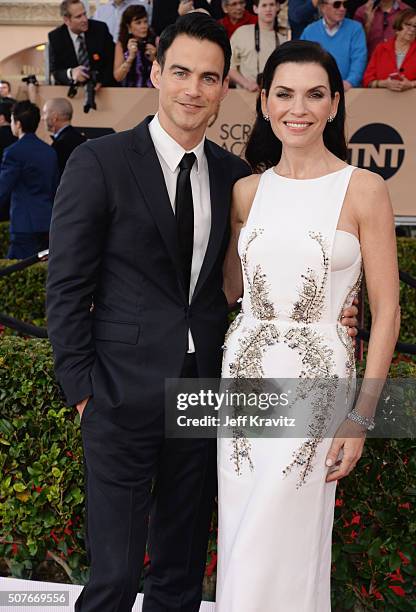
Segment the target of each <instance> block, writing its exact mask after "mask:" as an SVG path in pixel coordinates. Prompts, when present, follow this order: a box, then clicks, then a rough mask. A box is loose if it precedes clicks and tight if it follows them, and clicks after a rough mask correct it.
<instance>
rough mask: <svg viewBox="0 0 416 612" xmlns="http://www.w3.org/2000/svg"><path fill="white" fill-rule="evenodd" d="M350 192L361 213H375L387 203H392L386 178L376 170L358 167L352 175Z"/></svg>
mask: <svg viewBox="0 0 416 612" xmlns="http://www.w3.org/2000/svg"><path fill="white" fill-rule="evenodd" d="M349 191H350V194H351V196H352V197H351V200H352V205H353V206H354V208H355V209H356V211H357V212H360V213H361V215H360V216H362V215H365V214H366V213H371V212H373V213H374V209H375V207H376V206H377V207H378V209H379V210H380V208H382V207H383V206H385V205H390V198H389V193H388V189H387V185H386V182H385V180H384V179H383V178H382V177H381V176H380V175H379V174H376V173H375V172H371V171H370V170H365V169H364V168H356V169H355V170H354V172H353V173H352V176H351V181H350V190H349Z"/></svg>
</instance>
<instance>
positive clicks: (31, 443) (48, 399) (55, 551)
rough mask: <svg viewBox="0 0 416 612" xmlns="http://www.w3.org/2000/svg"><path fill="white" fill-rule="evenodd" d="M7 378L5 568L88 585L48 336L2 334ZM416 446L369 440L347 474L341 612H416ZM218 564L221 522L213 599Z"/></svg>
mask: <svg viewBox="0 0 416 612" xmlns="http://www.w3.org/2000/svg"><path fill="white" fill-rule="evenodd" d="M391 374H392V375H397V376H401V377H404V376H412V377H415V378H416V365H414V364H411V363H409V364H406V363H399V364H397V365H394V366H392V370H391ZM0 381H1V384H0V415H1V418H0V472H1V476H0V478H1V480H0V517H1V518H0V521H1V529H0V533H1V534H2V538H3V539H2V540H0V566H3V572H4V573H6V574H10V575H13V576H17V577H22V578H36V577H39V575H41V574H42V568H43V570H44V567H45V564H47V563H49V564H54V565H55V567H57V568H59V570H60V571H61V576H60V580H61V581H62V580H67V581H72V582H74V583H83V582H84V581H85V579H86V576H87V558H86V554H85V551H84V544H83V502H84V496H83V467H82V458H81V457H82V449H81V440H80V435H79V419H78V416H77V415H76V414H75V413H74V411H73V409H69V408H66V407H65V406H64V405H63V404H62V401H61V399H60V396H59V391H58V388H57V386H56V384H55V382H54V378H53V373H52V357H51V351H50V346H49V343H48V342H47V341H45V340H35V339H33V340H24V339H22V338H17V337H3V338H2V340H1V342H0ZM415 450H416V442H415V441H412V440H369V441H368V442H367V443H366V446H365V451H364V455H363V457H362V458H361V461H360V462H359V464H358V466H357V468H356V470H355V471H354V472H353V473H352V474H351V475H350V476H349V477H348V478H347V479H345V480H344V481H340V483H339V486H338V490H337V505H336V517H335V525H334V537H333V559H334V564H333V574H332V587H333V593H332V595H333V606H334V607H333V609H334V611H339V612H341V611H342V612H343V611H345V610H352V609H353V608H354V606H355V609H356V610H358V609H359V608H357V605H360V604H362V605H363V606H364V607H363V608H362V609H365V610H386V611H393V610H404V611H406V610H409V611H410V610H415V608H416V590H415V588H414V583H415V578H416V557H415V551H414V541H415V538H416V514H415V513H416V510H415V509H416V499H415V495H416V453H415ZM299 528H300V529H301V528H302V526H300V527H299ZM255 555H256V551H255V550H253V551H252V555H251V556H250V557H248V558H247V563H255ZM300 562H301V560H300ZM215 566H216V529H215V525H214V526H213V529H212V534H211V539H210V548H209V556H208V560H207V572H206V578H205V586H206V590H205V597H206V598H209V597H212V598H213V597H214V585H215ZM62 572H64V574H62ZM392 587H394V588H392Z"/></svg>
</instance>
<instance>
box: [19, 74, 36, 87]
mask: <svg viewBox="0 0 416 612" xmlns="http://www.w3.org/2000/svg"><path fill="white" fill-rule="evenodd" d="M22 83H27V84H28V85H39V83H38V80H37V78H36V74H29V75H28V76H27V77H23V78H22Z"/></svg>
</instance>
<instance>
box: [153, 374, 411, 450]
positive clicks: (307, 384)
mask: <svg viewBox="0 0 416 612" xmlns="http://www.w3.org/2000/svg"><path fill="white" fill-rule="evenodd" d="M353 409H356V410H357V411H358V412H359V413H360V414H363V415H365V416H371V417H373V416H374V419H375V423H376V426H375V428H374V430H372V431H371V432H368V433H367V435H368V436H371V437H378V438H414V437H416V418H415V417H416V381H415V379H398V378H395V379H389V380H387V381H386V382H385V381H375V380H368V379H366V380H365V381H363V380H362V379H358V380H355V379H340V378H336V377H333V378H321V379H317V378H315V379H222V380H217V379H168V380H167V381H166V387H165V431H166V436H167V437H172V438H216V437H233V436H234V435H235V430H236V428H237V429H238V430H239V431H240V430H241V431H242V432H243V433H244V435H246V436H247V437H265V438H276V437H282V438H305V437H313V436H319V437H334V435H336V433H337V430H338V428H339V426H340V425H341V423H342V422H343V421H344V420H345V419H346V417H347V415H348V413H349V412H350V411H352V410H353ZM351 435H354V431H352V434H351ZM356 435H360V430H359V429H357V434H356Z"/></svg>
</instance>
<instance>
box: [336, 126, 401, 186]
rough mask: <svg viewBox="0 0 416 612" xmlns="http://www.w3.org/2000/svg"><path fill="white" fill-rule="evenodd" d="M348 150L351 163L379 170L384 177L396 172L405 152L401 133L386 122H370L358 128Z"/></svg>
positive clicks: (386, 177)
mask: <svg viewBox="0 0 416 612" xmlns="http://www.w3.org/2000/svg"><path fill="white" fill-rule="evenodd" d="M348 150H349V154H350V160H349V162H350V164H352V165H353V166H359V167H360V168H367V170H372V171H373V172H377V173H378V174H381V176H382V177H383V178H384V179H389V178H391V177H392V176H394V175H395V174H396V172H397V171H398V170H399V169H400V166H401V165H402V163H403V160H404V153H405V147H404V144H403V140H402V138H401V136H400V134H399V133H398V132H396V130H395V129H393V128H392V127H391V126H390V125H386V124H385V123H370V124H369V125H365V126H363V127H362V128H360V129H359V130H357V131H356V132H355V134H354V135H353V137H352V138H351V140H350V142H349V145H348Z"/></svg>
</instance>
